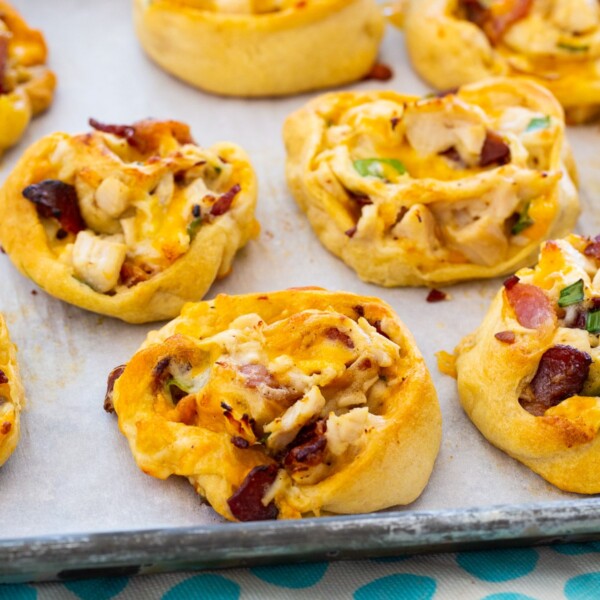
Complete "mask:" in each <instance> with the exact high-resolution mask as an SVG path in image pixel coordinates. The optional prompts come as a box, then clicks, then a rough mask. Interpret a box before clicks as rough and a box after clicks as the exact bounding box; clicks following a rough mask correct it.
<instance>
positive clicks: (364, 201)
mask: <svg viewBox="0 0 600 600" xmlns="http://www.w3.org/2000/svg"><path fill="white" fill-rule="evenodd" d="M346 193H347V194H348V196H349V197H350V200H354V202H356V204H358V205H359V206H360V207H361V208H362V207H363V206H368V205H369V204H373V200H371V198H369V196H367V195H366V194H361V193H359V192H352V191H350V190H346Z"/></svg>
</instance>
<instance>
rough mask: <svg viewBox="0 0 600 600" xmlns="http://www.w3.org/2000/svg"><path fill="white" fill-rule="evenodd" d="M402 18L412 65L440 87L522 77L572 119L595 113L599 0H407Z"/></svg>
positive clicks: (599, 76)
mask: <svg viewBox="0 0 600 600" xmlns="http://www.w3.org/2000/svg"><path fill="white" fill-rule="evenodd" d="M404 24H405V30H406V42H407V46H408V51H409V54H410V56H411V59H412V61H413V64H414V67H415V69H416V70H417V72H418V73H419V74H420V75H421V76H422V77H423V78H424V79H425V80H427V81H428V82H429V83H431V84H432V85H433V86H435V87H437V88H438V89H442V90H444V89H450V88H453V87H456V86H459V85H463V84H465V83H471V82H474V81H478V80H480V79H484V78H486V77H491V76H498V75H511V76H513V75H520V76H526V77H530V78H532V79H533V80H535V81H536V82H538V83H540V84H542V85H544V86H545V87H547V88H548V89H549V90H550V91H551V92H553V93H554V94H555V95H556V97H557V98H558V99H559V101H560V102H561V103H562V105H563V106H564V107H565V109H566V113H567V119H568V120H569V121H571V122H582V121H585V120H588V119H590V118H592V117H595V116H597V115H598V113H599V112H600V3H598V1H597V0H408V9H407V14H406V18H405V23H404Z"/></svg>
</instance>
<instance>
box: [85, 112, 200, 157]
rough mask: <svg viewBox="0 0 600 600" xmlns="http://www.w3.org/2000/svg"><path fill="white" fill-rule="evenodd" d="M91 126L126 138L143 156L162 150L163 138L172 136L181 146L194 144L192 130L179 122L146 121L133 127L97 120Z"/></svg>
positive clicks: (92, 121)
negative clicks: (108, 123)
mask: <svg viewBox="0 0 600 600" xmlns="http://www.w3.org/2000/svg"><path fill="white" fill-rule="evenodd" d="M89 124H90V126H91V127H93V128H94V129H96V130H97V131H102V132H104V133H112V134H113V135H116V136H119V137H122V138H125V139H126V140H127V143H128V144H129V145H130V146H133V147H134V148H136V149H137V150H139V151H140V152H141V153H142V154H152V153H153V152H156V151H157V150H158V149H159V148H160V142H161V138H162V137H164V136H166V135H170V136H173V137H174V138H175V139H176V140H177V141H178V142H179V143H180V144H182V145H183V144H193V143H194V140H193V138H192V136H191V134H190V128H189V127H188V126H187V125H185V124H184V123H180V122H179V121H157V120H155V119H146V120H145V121H138V122H137V123H134V124H133V125H107V124H105V123H100V122H99V121H96V119H90V120H89Z"/></svg>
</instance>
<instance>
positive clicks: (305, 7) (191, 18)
mask: <svg viewBox="0 0 600 600" xmlns="http://www.w3.org/2000/svg"><path fill="white" fill-rule="evenodd" d="M261 4H264V6H262V5H261ZM267 4H272V6H271V5H269V6H267ZM134 16H135V24H136V31H137V35H138V37H139V39H140V42H141V44H142V46H143V47H144V49H145V50H146V52H148V54H149V55H150V56H151V57H152V58H153V60H155V61H156V62H157V63H158V64H159V65H160V66H161V67H163V68H164V69H165V70H167V71H169V72H171V73H173V74H174V75H177V76H178V77H180V78H181V79H183V80H185V81H187V82H189V83H191V84H192V85H195V86H197V87H199V88H201V89H204V90H207V91H209V92H214V93H217V94H223V95H226V96H279V95H287V94H296V93H300V92H305V91H309V90H313V89H319V88H323V87H332V86H336V85H342V84H345V83H350V82H351V81H355V80H357V79H360V78H361V77H363V76H365V75H366V74H367V73H368V72H369V70H370V69H371V67H372V65H373V63H374V61H375V58H376V56H377V51H378V47H379V42H380V40H381V37H382V35H383V27H384V23H383V17H382V15H381V13H380V10H379V7H378V6H377V4H376V2H374V1H373V0H306V1H304V0H302V1H301V2H288V1H287V0H285V1H283V2H277V1H274V2H271V3H269V2H268V0H267V1H265V2H262V3H261V2H260V1H256V2H250V1H249V2H243V1H241V2H219V0H217V1H215V2H212V3H211V2H208V1H207V2H176V1H173V0H158V1H155V2H151V3H148V2H145V1H144V0H134Z"/></svg>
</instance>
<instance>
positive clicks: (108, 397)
mask: <svg viewBox="0 0 600 600" xmlns="http://www.w3.org/2000/svg"><path fill="white" fill-rule="evenodd" d="M126 366H127V365H119V366H118V367H115V368H114V369H113V370H112V371H111V372H110V373H109V374H108V380H107V382H106V394H105V395H104V410H105V411H106V412H108V413H114V412H115V406H114V404H113V391H114V389H115V383H116V381H117V379H119V377H121V375H123V371H125V367H126Z"/></svg>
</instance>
